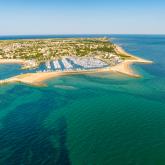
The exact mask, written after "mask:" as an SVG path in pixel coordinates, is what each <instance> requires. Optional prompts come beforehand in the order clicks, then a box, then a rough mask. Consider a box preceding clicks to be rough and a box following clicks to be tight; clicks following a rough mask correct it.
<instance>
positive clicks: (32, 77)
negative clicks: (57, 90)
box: [0, 45, 153, 86]
mask: <svg viewBox="0 0 165 165" xmlns="http://www.w3.org/2000/svg"><path fill="white" fill-rule="evenodd" d="M115 46H116V51H117V52H118V53H120V54H124V55H127V56H130V59H127V60H124V61H123V62H121V63H120V64H117V65H116V66H113V67H108V68H100V69H94V70H81V71H77V70H75V71H74V70H73V71H58V72H57V71H55V72H42V73H27V74H22V75H18V76H14V77H11V78H8V79H5V80H0V84H8V83H16V82H19V83H24V84H29V85H35V86H43V85H45V84H44V81H46V80H48V79H51V78H55V77H59V76H65V75H75V74H90V73H91V74H92V73H99V72H114V73H120V74H124V75H127V76H130V77H134V78H139V77H140V75H138V74H135V73H134V71H133V69H132V68H131V66H132V64H134V63H141V64H152V63H153V62H152V61H149V60H145V59H143V58H140V57H137V56H134V55H132V54H129V53H127V52H126V51H125V50H124V49H123V48H122V47H120V46H118V45H115ZM9 63H10V64H16V63H17V64H25V63H26V61H25V60H16V59H14V60H8V59H1V60H0V64H9Z"/></svg>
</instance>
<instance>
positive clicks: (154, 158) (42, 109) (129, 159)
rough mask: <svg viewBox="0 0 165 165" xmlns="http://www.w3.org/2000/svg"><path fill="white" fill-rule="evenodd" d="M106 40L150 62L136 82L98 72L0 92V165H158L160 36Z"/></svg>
mask: <svg viewBox="0 0 165 165" xmlns="http://www.w3.org/2000/svg"><path fill="white" fill-rule="evenodd" d="M112 37H113V38H114V39H113V42H115V43H118V44H121V46H123V47H124V48H125V49H126V50H127V51H128V52H130V53H133V54H135V55H138V56H140V57H143V58H146V59H149V60H153V61H154V62H155V63H154V64H151V65H134V66H133V67H134V69H136V71H137V72H139V73H140V74H141V75H142V76H143V77H142V78H140V79H134V78H129V77H126V76H121V75H114V74H112V73H104V74H102V73H101V74H99V73H97V74H91V75H74V76H63V77H60V78H55V79H52V80H49V81H47V84H48V87H42V88H40V87H31V86H26V85H21V84H12V85H7V86H1V87H0V165H22V164H25V165H38V164H46V165H54V164H59V165H69V164H73V165H77V164H78V165H84V164H94V165H109V164H111V165H129V164H130V165H132V164H133V165H134V164H137V165H155V164H156V165H164V162H165V156H164V153H165V126H164V121H165V101H164V100H165V86H164V84H165V77H164V75H165V67H164V65H165V49H164V46H165V36H136V35H113V36H112ZM2 71H3V72H2ZM12 71H13V72H17V68H16V69H15V70H14V69H12ZM5 73H6V74H5ZM7 74H9V73H8V70H6V69H2V66H0V75H4V76H5V75H7Z"/></svg>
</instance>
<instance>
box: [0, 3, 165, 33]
mask: <svg viewBox="0 0 165 165" xmlns="http://www.w3.org/2000/svg"><path fill="white" fill-rule="evenodd" d="M11 34H12V35H17V34H165V1H164V0H157V1H156V0H154V1H153V0H82V1H80V0H26V1H25V0H0V35H11Z"/></svg>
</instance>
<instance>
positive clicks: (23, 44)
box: [0, 38, 152, 86]
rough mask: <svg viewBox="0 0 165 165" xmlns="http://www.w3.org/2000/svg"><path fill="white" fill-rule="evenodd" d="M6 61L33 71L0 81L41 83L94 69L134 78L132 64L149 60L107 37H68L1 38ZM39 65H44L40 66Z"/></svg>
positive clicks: (0, 49) (0, 54)
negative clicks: (4, 39)
mask: <svg viewBox="0 0 165 165" xmlns="http://www.w3.org/2000/svg"><path fill="white" fill-rule="evenodd" d="M8 63H11V64H21V65H22V69H30V70H34V72H33V73H30V71H29V73H26V74H21V75H17V76H14V77H11V78H8V79H5V80H0V84H6V83H14V82H20V83H26V84H31V85H39V86H40V85H44V83H43V82H44V81H45V80H48V79H51V78H54V77H58V76H64V75H73V74H89V73H95V72H116V73H121V74H125V75H128V76H131V77H136V78H137V77H140V75H138V74H135V73H134V71H133V69H132V68H131V65H132V64H134V63H143V64H150V63H152V61H149V60H145V59H142V58H139V57H136V56H134V55H131V54H129V53H127V52H126V51H125V50H123V48H121V47H119V46H118V45H115V44H113V43H112V42H111V41H110V40H109V39H107V38H76V39H75V38H70V39H68V38H67V39H43V40H41V39H40V40H14V41H0V64H8ZM40 65H44V68H42V69H40Z"/></svg>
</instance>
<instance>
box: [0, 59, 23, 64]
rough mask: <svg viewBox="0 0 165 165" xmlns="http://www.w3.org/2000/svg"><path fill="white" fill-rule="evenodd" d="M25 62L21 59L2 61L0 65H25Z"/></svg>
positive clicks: (0, 60)
mask: <svg viewBox="0 0 165 165" xmlns="http://www.w3.org/2000/svg"><path fill="white" fill-rule="evenodd" d="M25 63H26V61H25V60H21V59H0V64H25Z"/></svg>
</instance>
